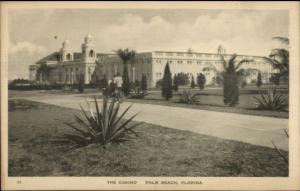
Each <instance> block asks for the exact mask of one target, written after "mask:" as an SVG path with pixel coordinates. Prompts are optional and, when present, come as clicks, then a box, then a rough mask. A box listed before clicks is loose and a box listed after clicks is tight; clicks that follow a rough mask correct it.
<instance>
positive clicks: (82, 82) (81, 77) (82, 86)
mask: <svg viewBox="0 0 300 191" xmlns="http://www.w3.org/2000/svg"><path fill="white" fill-rule="evenodd" d="M77 89H78V91H79V93H82V92H83V91H84V78H83V76H82V75H80V77H79V82H78V86H77Z"/></svg>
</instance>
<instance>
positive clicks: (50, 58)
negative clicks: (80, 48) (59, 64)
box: [37, 52, 60, 63]
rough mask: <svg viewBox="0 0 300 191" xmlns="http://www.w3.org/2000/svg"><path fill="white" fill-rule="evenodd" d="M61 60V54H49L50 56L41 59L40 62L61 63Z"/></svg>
mask: <svg viewBox="0 0 300 191" xmlns="http://www.w3.org/2000/svg"><path fill="white" fill-rule="evenodd" d="M59 60H60V53H59V52H53V53H52V54H49V55H48V56H46V57H44V58H42V59H40V60H39V61H37V63H38V62H45V61H59Z"/></svg>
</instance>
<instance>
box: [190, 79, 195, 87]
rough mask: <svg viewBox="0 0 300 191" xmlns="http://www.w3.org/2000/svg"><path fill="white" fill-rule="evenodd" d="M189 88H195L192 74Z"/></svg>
mask: <svg viewBox="0 0 300 191" xmlns="http://www.w3.org/2000/svg"><path fill="white" fill-rule="evenodd" d="M191 88H193V89H194V88H195V80H194V76H192V82H191Z"/></svg>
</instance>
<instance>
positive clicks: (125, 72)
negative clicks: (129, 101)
mask: <svg viewBox="0 0 300 191" xmlns="http://www.w3.org/2000/svg"><path fill="white" fill-rule="evenodd" d="M122 79H123V84H122V91H123V93H124V95H125V96H128V95H129V92H130V80H129V76H128V69H127V65H125V66H124V70H123V75H122Z"/></svg>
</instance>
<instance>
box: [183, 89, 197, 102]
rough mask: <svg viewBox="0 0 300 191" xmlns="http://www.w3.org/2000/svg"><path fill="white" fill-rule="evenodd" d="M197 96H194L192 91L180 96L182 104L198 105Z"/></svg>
mask: <svg viewBox="0 0 300 191" xmlns="http://www.w3.org/2000/svg"><path fill="white" fill-rule="evenodd" d="M197 96H198V95H197V94H193V93H192V92H191V91H190V89H189V90H188V91H186V90H183V92H182V93H181V94H180V99H179V102H180V103H187V104H196V103H198V99H197Z"/></svg>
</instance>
